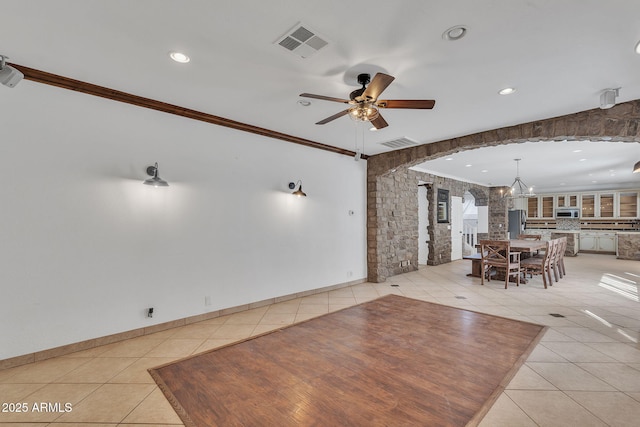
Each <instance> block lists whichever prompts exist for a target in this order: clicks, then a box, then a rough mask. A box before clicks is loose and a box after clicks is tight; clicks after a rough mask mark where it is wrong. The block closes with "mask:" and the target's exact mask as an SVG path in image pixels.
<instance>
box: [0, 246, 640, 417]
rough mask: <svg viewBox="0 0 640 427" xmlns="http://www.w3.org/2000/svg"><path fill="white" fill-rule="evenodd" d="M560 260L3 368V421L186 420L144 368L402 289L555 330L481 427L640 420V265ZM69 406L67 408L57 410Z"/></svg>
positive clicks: (418, 275) (449, 267) (422, 282)
mask: <svg viewBox="0 0 640 427" xmlns="http://www.w3.org/2000/svg"><path fill="white" fill-rule="evenodd" d="M565 261H566V264H567V271H568V275H567V276H565V277H564V278H563V279H561V280H560V282H558V283H556V284H555V285H554V286H553V287H551V288H549V289H546V290H545V289H543V287H542V281H541V279H540V277H535V278H533V279H532V280H530V282H529V283H528V284H526V285H521V286H520V287H515V286H513V287H509V289H506V290H505V289H504V288H503V284H502V282H496V281H493V282H490V283H487V284H486V285H485V286H481V285H480V280H479V279H476V278H471V277H467V276H466V273H467V272H468V271H469V270H470V264H469V262H468V261H456V262H453V263H449V264H445V265H441V266H428V267H421V268H420V269H419V270H418V271H416V272H412V273H407V274H403V275H400V276H396V277H392V278H390V279H388V280H387V282H385V283H363V284H359V285H355V286H351V287H349V288H344V289H340V290H336V291H331V292H325V293H321V294H317V295H313V296H309V297H305V298H298V299H295V300H290V301H286V302H282V303H278V304H273V305H270V306H266V307H261V308H257V309H253V310H250V311H245V312H241V313H236V314H232V315H228V316H224V317H220V318H216V319H212V320H209V321H205V322H201V323H197V324H192V325H189V326H185V327H181V328H176V329H172V330H168V331H164V332H160V333H156V334H153V335H149V336H145V337H140V338H135V339H131V340H127V341H123V342H120V343H116V344H111V345H106V346H102V347H99V348H95V349H91V350H87V351H83V352H78V353H74V354H70V355H67V356H64V357H58V358H55V359H49V360H46V361H43V362H39V363H36V364H32V365H26V366H21V367H17V368H13V369H8V370H4V371H0V401H1V402H3V403H7V404H10V403H18V402H25V403H27V410H26V412H15V409H16V408H15V407H14V408H13V412H0V425H1V426H2V427H5V426H19V427H36V426H37V427H43V426H55V427H64V426H67V427H71V426H75V427H78V426H87V425H89V426H91V427H114V426H123V427H132V426H142V425H144V426H146V427H160V426H164V427H167V426H176V425H182V423H181V422H180V419H179V418H178V417H177V415H176V414H175V412H174V411H173V409H172V408H171V406H170V405H169V403H168V402H167V401H166V399H165V398H164V396H163V395H162V393H161V392H160V391H159V389H158V388H157V387H156V385H155V384H154V382H153V380H152V379H151V377H150V376H149V374H148V373H147V371H146V370H147V368H150V367H154V366H158V365H161V364H164V363H167V362H169V361H172V360H175V359H177V358H182V357H185V356H188V355H191V354H194V353H198V352H202V351H205V350H208V349H212V348H216V347H218V346H221V345H224V344H227V343H230V342H234V341H237V340H241V339H244V338H247V337H249V336H252V335H257V334H261V333H263V332H267V331H270V330H273V329H277V328H279V327H281V326H283V325H288V324H291V323H294V322H299V321H302V320H305V319H309V318H311V317H315V316H318V315H321V314H324V313H328V312H330V311H335V310H339V309H341V308H345V307H349V306H351V305H354V304H357V303H361V302H365V301H369V300H371V299H374V298H377V297H379V296H382V295H385V294H389V293H395V294H400V295H404V296H407V297H412V298H417V299H421V300H425V301H430V302H436V303H441V304H446V305H451V306H455V307H460V308H465V309H470V310H475V311H480V312H483V313H489V314H494V315H499V316H505V317H509V318H514V319H519V320H523V321H530V322H536V323H541V324H545V325H548V326H549V327H550V329H549V330H548V331H547V333H546V334H545V336H544V337H543V339H542V341H541V342H540V343H539V344H538V346H537V347H536V348H535V350H534V351H533V352H532V354H531V355H530V357H529V358H528V360H527V362H526V363H525V365H523V367H522V368H521V369H520V370H519V371H518V373H517V374H516V376H515V377H514V378H513V380H512V381H511V382H510V384H509V385H508V386H507V389H506V390H505V391H504V393H502V394H501V396H500V397H499V399H498V400H497V401H496V403H495V404H494V406H493V407H492V409H491V410H490V411H489V413H488V414H487V416H486V417H485V418H484V420H483V421H482V423H481V427H499V426H508V427H517V426H554V427H555V426H558V427H570V426H579V427H584V426H638V425H640V345H639V344H638V341H639V340H640V303H639V302H638V286H639V284H640V263H639V262H637V261H622V260H616V259H615V257H613V256H608V255H587V254H580V256H578V257H576V258H566V260H565ZM395 285H397V286H395ZM550 313H557V314H562V315H563V316H565V317H553V316H550ZM496 351H499V349H496ZM452 363H454V362H452ZM41 402H42V403H45V404H48V403H51V404H53V406H52V407H51V408H48V407H47V408H44V407H43V408H41V407H40V406H39V405H40V403H41ZM56 403H58V404H59V407H56V406H55V404H56ZM65 403H70V404H71V405H72V411H71V412H60V411H64V404H65ZM34 404H36V405H37V406H36V409H37V408H41V409H48V410H41V411H36V410H34V407H33V405H34ZM0 409H7V410H8V409H10V408H8V407H7V408H0ZM52 410H53V411H52Z"/></svg>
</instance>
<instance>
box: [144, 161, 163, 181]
mask: <svg viewBox="0 0 640 427" xmlns="http://www.w3.org/2000/svg"><path fill="white" fill-rule="evenodd" d="M147 175H149V176H150V177H151V178H147V179H146V180H145V181H144V182H143V184H146V185H153V186H154V187H168V186H169V183H168V182H167V181H165V180H164V179H162V178H160V177H159V176H158V162H156V164H155V166H149V167H148V168H147Z"/></svg>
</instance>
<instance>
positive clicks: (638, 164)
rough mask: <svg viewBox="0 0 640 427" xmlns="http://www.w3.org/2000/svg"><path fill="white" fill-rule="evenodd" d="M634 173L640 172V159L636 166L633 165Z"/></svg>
mask: <svg viewBox="0 0 640 427" xmlns="http://www.w3.org/2000/svg"><path fill="white" fill-rule="evenodd" d="M633 173H640V161H639V162H636V164H635V166H634V167H633Z"/></svg>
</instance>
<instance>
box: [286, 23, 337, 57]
mask: <svg viewBox="0 0 640 427" xmlns="http://www.w3.org/2000/svg"><path fill="white" fill-rule="evenodd" d="M275 44H277V45H280V46H282V47H283V48H285V49H286V50H288V51H289V52H291V53H293V54H295V55H297V56H300V57H302V58H309V57H310V56H312V55H314V54H315V53H316V52H318V51H319V50H320V49H322V48H323V47H325V46H326V45H328V44H329V42H328V41H327V39H326V38H325V37H324V36H320V35H318V33H317V32H315V31H314V30H311V29H310V28H309V27H308V26H306V25H303V24H302V23H298V24H296V25H295V26H294V27H293V28H292V29H290V30H289V31H287V33H286V34H285V35H283V36H282V37H280V38H279V39H278V40H276V42H275Z"/></svg>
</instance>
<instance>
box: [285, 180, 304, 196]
mask: <svg viewBox="0 0 640 427" xmlns="http://www.w3.org/2000/svg"><path fill="white" fill-rule="evenodd" d="M296 187H298V189H297V190H296V191H294V192H293V193H291V194H293V195H294V196H298V197H307V193H305V192H304V191H302V180H300V179H299V180H298V182H297V183H293V182H290V183H289V189H290V190H293V189H294V188H296Z"/></svg>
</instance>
